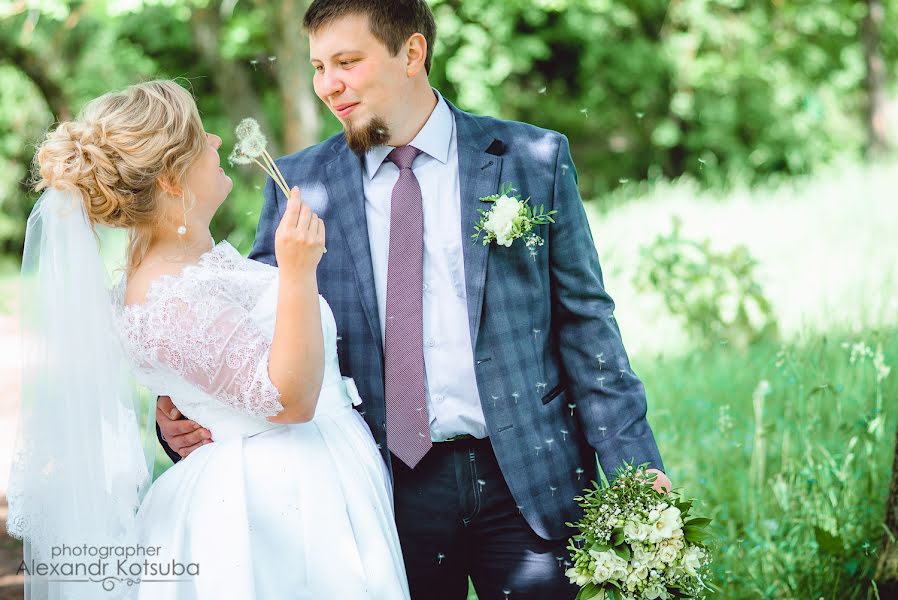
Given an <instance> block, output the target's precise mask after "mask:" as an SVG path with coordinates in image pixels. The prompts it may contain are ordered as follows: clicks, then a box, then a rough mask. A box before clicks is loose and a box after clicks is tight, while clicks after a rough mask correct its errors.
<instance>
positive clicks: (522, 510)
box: [515, 504, 524, 514]
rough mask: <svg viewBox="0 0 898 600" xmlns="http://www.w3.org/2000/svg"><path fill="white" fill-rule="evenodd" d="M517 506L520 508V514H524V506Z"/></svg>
mask: <svg viewBox="0 0 898 600" xmlns="http://www.w3.org/2000/svg"><path fill="white" fill-rule="evenodd" d="M515 506H517V507H518V513H521V514H523V512H524V507H523V506H521V505H520V504H515Z"/></svg>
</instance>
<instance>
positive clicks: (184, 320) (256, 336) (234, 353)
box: [128, 282, 284, 417]
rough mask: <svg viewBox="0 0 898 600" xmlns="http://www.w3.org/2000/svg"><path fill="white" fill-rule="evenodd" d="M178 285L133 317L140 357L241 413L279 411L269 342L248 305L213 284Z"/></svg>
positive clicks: (133, 333)
mask: <svg viewBox="0 0 898 600" xmlns="http://www.w3.org/2000/svg"><path fill="white" fill-rule="evenodd" d="M178 283H181V282H178ZM178 283H176V284H175V285H173V286H168V287H167V288H164V289H163V291H162V293H160V294H156V295H155V297H148V299H147V302H146V304H145V305H144V306H141V307H140V309H141V310H138V311H137V315H136V317H137V318H136V319H131V321H132V322H131V323H130V324H129V327H128V337H129V342H130V345H131V346H132V348H134V350H135V351H136V353H137V354H138V356H139V358H140V360H141V361H142V362H144V363H147V364H146V365H145V366H151V367H155V368H162V369H165V370H169V371H172V372H173V373H174V374H175V375H177V376H178V377H181V378H182V379H184V380H186V381H187V382H189V383H191V384H193V385H195V386H196V387H198V388H199V389H201V390H203V391H204V392H206V393H208V394H209V395H211V396H213V397H214V398H215V399H217V400H218V401H219V402H222V403H223V404H226V405H228V406H231V407H233V408H235V409H237V410H239V411H241V412H243V413H247V414H250V415H254V416H258V417H269V416H274V415H276V414H278V413H279V412H281V411H282V410H283V408H284V407H283V406H282V405H281V403H280V392H278V390H277V388H275V387H274V384H273V383H271V379H269V377H268V354H269V351H270V348H271V340H270V339H268V338H267V337H266V336H265V335H264V334H263V333H262V331H261V330H260V329H259V328H258V326H257V325H256V324H255V322H254V321H253V320H252V319H251V318H250V315H249V313H248V312H247V310H246V308H244V306H242V305H241V304H239V303H238V302H236V301H233V300H230V299H229V298H228V296H227V294H226V293H223V290H221V289H215V288H216V286H215V285H212V286H211V287H209V286H207V287H201V286H197V285H194V286H185V285H178ZM134 321H136V322H134Z"/></svg>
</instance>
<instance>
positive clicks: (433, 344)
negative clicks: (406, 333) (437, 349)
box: [427, 338, 437, 348]
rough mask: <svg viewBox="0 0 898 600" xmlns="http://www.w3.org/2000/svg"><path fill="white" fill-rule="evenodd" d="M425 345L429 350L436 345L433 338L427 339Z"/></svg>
mask: <svg viewBox="0 0 898 600" xmlns="http://www.w3.org/2000/svg"><path fill="white" fill-rule="evenodd" d="M427 345H428V346H429V347H430V348H433V347H434V346H436V345H437V341H436V340H435V339H433V338H427Z"/></svg>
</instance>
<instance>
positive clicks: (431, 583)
mask: <svg viewBox="0 0 898 600" xmlns="http://www.w3.org/2000/svg"><path fill="white" fill-rule="evenodd" d="M304 26H305V29H306V31H307V32H308V33H309V36H310V54H311V62H312V65H313V66H314V68H315V75H314V87H315V92H316V94H317V95H318V97H319V98H320V99H321V101H322V102H324V103H325V104H326V105H327V106H328V108H329V109H330V110H331V111H332V112H333V114H334V115H335V116H336V117H337V118H338V119H339V120H340V122H341V123H342V125H343V129H344V132H343V133H341V134H339V135H337V136H334V137H332V138H330V139H328V140H326V141H324V142H322V143H320V144H318V145H316V146H313V147H311V148H307V149H305V150H303V151H301V152H297V153H295V154H291V155H289V156H286V157H283V158H281V159H280V160H279V161H278V165H279V167H280V169H281V171H282V172H283V174H284V176H285V178H286V180H287V182H288V183H289V185H291V186H292V185H298V186H299V187H300V189H301V190H302V198H303V201H304V202H306V203H308V204H309V205H310V206H311V207H312V209H313V210H314V211H315V212H316V213H317V214H318V215H319V216H320V217H321V218H322V219H323V220H324V222H325V223H326V224H327V231H328V239H327V247H328V253H327V254H326V255H325V256H324V257H323V259H322V260H321V263H320V267H319V270H318V281H319V289H320V291H321V294H322V295H323V296H324V297H325V298H326V299H327V301H328V303H329V304H330V306H331V308H332V309H333V312H334V315H335V318H336V322H337V331H338V332H339V335H340V336H341V341H340V342H339V359H340V368H341V371H342V373H343V374H344V375H347V376H351V377H353V378H354V379H355V382H356V384H357V386H358V389H359V392H360V394H361V397H362V398H363V399H364V403H363V404H362V405H361V406H359V407H358V409H359V411H360V412H361V414H362V415H363V416H364V418H365V420H366V422H367V423H368V425H369V427H370V428H371V432H372V434H373V435H374V438H375V440H376V441H377V442H378V445H379V447H380V449H381V451H382V453H383V457H384V460H385V461H386V463H387V465H388V466H389V467H390V468H391V472H392V475H393V483H394V494H395V512H396V521H397V527H398V530H399V534H400V539H401V542H402V546H403V552H404V557H405V562H406V568H407V571H408V576H409V583H410V587H411V591H412V596H413V598H416V599H418V598H420V599H423V598H447V599H454V600H462V599H464V598H465V597H466V592H467V580H468V576H470V577H471V578H472V580H473V582H474V586H475V588H476V589H477V593H478V595H479V597H480V598H481V600H494V599H503V598H514V599H516V600H521V599H523V598H537V599H543V598H552V599H555V598H558V599H562V598H573V596H574V595H575V592H576V588H574V587H572V586H571V585H570V584H569V583H568V582H567V579H566V578H565V577H564V567H565V565H564V564H563V561H564V560H565V559H566V558H567V555H568V552H567V550H566V549H565V546H566V538H567V537H568V536H570V535H571V534H572V530H570V529H569V528H567V527H566V526H565V522H566V521H576V520H577V519H578V518H579V513H580V509H579V508H578V506H577V503H576V502H575V501H574V500H573V498H574V496H576V495H577V494H578V493H580V491H581V490H582V488H584V487H587V486H588V484H589V482H590V480H597V479H598V474H597V465H596V456H598V461H599V462H600V463H601V466H602V468H603V470H604V471H605V473H606V474H608V475H612V474H613V472H614V469H615V467H618V466H619V465H621V464H622V463H623V462H624V461H635V462H636V464H639V463H643V462H648V463H650V466H651V467H653V468H655V469H658V471H657V473H658V478H657V480H656V482H655V486H656V487H658V488H661V487H662V486H664V487H667V488H669V487H670V482H669V480H668V479H667V478H666V477H665V476H664V474H663V473H662V472H661V471H660V469H663V466H662V462H661V457H660V455H659V452H658V449H657V447H656V445H655V441H654V438H653V435H652V431H651V429H650V428H649V425H648V423H647V422H646V418H645V414H646V400H645V393H644V389H643V386H642V383H641V382H640V381H639V379H638V378H637V377H636V375H635V374H634V373H633V371H632V370H631V368H630V364H629V361H628V359H627V355H626V352H625V351H624V347H623V345H622V343H621V337H620V333H619V331H618V327H617V324H616V321H615V320H614V317H613V315H612V311H613V306H614V305H613V303H612V300H611V298H610V297H609V296H608V294H606V292H605V290H604V286H603V282H602V274H601V270H600V267H599V261H598V257H597V255H596V250H595V245H594V243H593V240H592V237H591V234H590V231H589V226H588V224H587V220H586V214H585V212H584V209H583V205H582V202H581V199H580V195H579V192H578V190H577V175H576V171H575V168H574V164H573V161H572V159H571V156H570V150H569V147H568V141H567V139H566V138H565V137H564V136H563V135H561V134H558V133H555V132H553V131H547V130H544V129H539V128H537V127H534V126H531V125H527V124H523V123H516V122H510V121H500V120H497V119H493V118H488V117H480V116H475V115H472V114H469V113H466V112H463V111H461V110H459V109H458V108H456V107H455V106H453V105H452V104H451V103H449V102H448V101H447V100H446V99H445V98H443V97H442V96H441V95H440V94H439V93H438V92H436V91H435V90H433V89H432V88H431V86H430V84H429V82H428V72H429V69H430V65H431V57H432V53H433V46H434V41H435V25H434V19H433V15H432V13H431V12H430V9H429V8H428V6H427V4H426V2H425V1H424V0H395V1H392V2H384V1H383V0H315V1H314V2H313V3H312V5H311V6H310V8H309V10H308V12H307V13H306V15H305V21H304ZM506 183H511V184H512V185H513V186H514V188H515V190H516V192H515V193H520V194H521V195H522V197H523V198H527V197H530V198H531V201H530V202H531V204H533V205H537V206H538V205H541V204H544V205H545V206H546V210H556V211H557V214H556V215H555V220H556V223H554V224H550V225H541V226H539V228H538V230H537V233H538V234H539V235H540V236H541V237H542V238H543V239H544V241H545V243H544V244H543V245H541V246H535V247H533V248H532V249H531V248H529V247H527V245H526V244H525V240H524V239H518V240H515V241H514V242H513V243H512V244H511V246H510V247H505V246H498V245H496V244H495V243H492V244H490V245H488V246H484V245H482V243H480V242H476V243H475V242H473V241H472V240H471V237H470V236H471V234H472V233H473V232H474V226H475V225H476V224H477V223H478V221H479V220H480V218H481V215H480V213H479V209H486V208H489V207H490V206H491V205H490V204H488V203H486V202H482V201H481V200H480V198H481V197H484V196H489V195H491V194H495V193H497V192H499V190H500V187H501V186H502V185H503V184H506ZM285 206H286V199H285V198H284V197H283V195H282V194H281V192H280V191H279V189H278V188H277V186H276V185H274V183H273V182H272V181H271V180H269V181H268V184H267V186H266V188H265V205H264V207H263V209H262V215H261V218H260V220H259V226H258V231H257V235H256V242H255V246H254V248H253V250H252V253H251V255H250V257H251V258H254V259H256V260H259V261H261V262H264V263H268V264H272V265H273V264H275V253H274V232H275V229H276V227H277V225H278V223H279V221H280V218H281V215H282V214H283V211H284V208H285ZM163 402H164V401H163ZM169 406H170V405H164V406H163V407H164V408H168V407H169ZM157 415H159V418H158V420H159V425H160V427H161V429H162V431H163V433H165V434H166V436H167V437H168V439H169V443H170V444H171V448H172V449H173V450H175V451H176V452H178V454H181V455H186V453H187V452H189V451H190V449H191V446H193V445H195V444H197V443H202V440H201V439H200V435H201V433H202V432H201V431H199V432H192V433H188V434H187V435H180V434H182V432H183V431H187V430H189V428H191V425H190V422H189V421H186V422H185V421H183V420H182V421H172V420H170V419H169V418H168V417H167V416H165V414H164V413H163V411H162V410H160V411H158V412H157ZM185 423H186V424H185ZM176 426H177V427H179V429H176ZM194 427H195V426H194ZM169 432H170V433H169ZM191 436H192V437H191ZM194 438H196V439H194ZM170 454H172V453H170ZM175 457H177V454H176V455H175ZM334 558H335V560H339V557H334Z"/></svg>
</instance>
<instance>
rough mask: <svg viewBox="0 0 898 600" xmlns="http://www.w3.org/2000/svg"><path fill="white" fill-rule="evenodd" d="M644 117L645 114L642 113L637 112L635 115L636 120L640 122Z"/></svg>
mask: <svg viewBox="0 0 898 600" xmlns="http://www.w3.org/2000/svg"><path fill="white" fill-rule="evenodd" d="M644 116H645V113H644V112H638V113H636V118H637V119H639V120H640V121H641V120H642V118H643V117H644Z"/></svg>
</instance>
